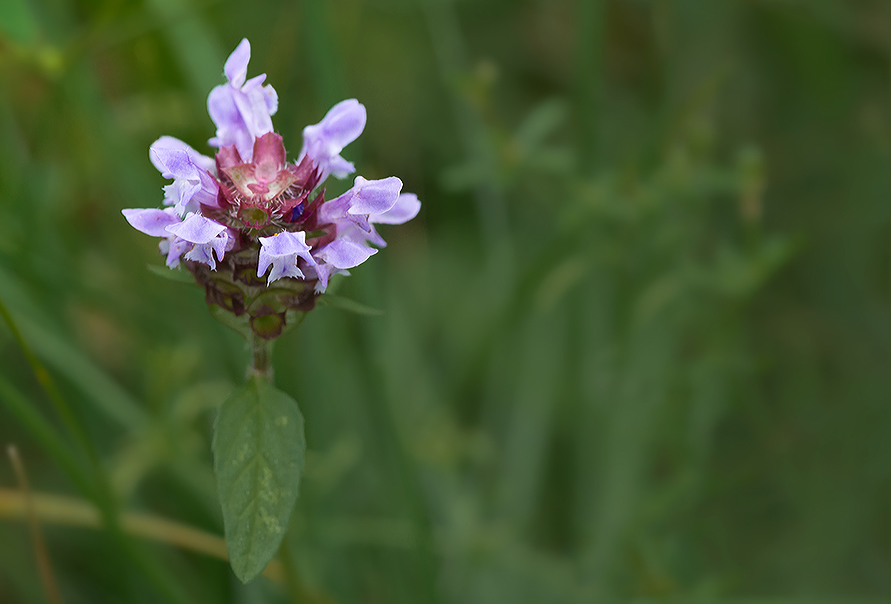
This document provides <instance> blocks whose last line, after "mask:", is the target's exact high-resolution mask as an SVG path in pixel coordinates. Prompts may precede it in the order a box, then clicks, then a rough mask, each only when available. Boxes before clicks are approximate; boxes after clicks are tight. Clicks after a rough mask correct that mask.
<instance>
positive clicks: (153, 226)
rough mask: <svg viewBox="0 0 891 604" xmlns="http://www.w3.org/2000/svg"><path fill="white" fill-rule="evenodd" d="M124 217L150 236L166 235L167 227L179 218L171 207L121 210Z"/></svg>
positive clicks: (134, 226)
mask: <svg viewBox="0 0 891 604" xmlns="http://www.w3.org/2000/svg"><path fill="white" fill-rule="evenodd" d="M121 213H122V214H123V215H124V218H126V219H127V222H129V223H130V226H132V227H133V228H134V229H136V230H137V231H142V232H143V233H145V234H146V235H151V236H152V237H168V236H169V235H170V233H168V232H167V227H169V226H172V225H175V224H178V223H179V222H180V221H181V219H180V217H179V216H177V215H176V212H175V211H174V210H173V208H167V209H166V210H157V209H154V208H148V209H142V208H139V209H132V210H129V209H128V210H121Z"/></svg>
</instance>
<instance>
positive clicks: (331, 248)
mask: <svg viewBox="0 0 891 604" xmlns="http://www.w3.org/2000/svg"><path fill="white" fill-rule="evenodd" d="M376 253H377V250H376V249H374V248H371V247H367V246H364V245H359V244H358V243H354V242H352V241H349V240H347V239H335V240H334V241H332V242H331V243H329V244H327V245H323V246H321V247H320V248H319V249H317V250H314V251H313V256H314V257H315V260H316V266H314V267H313V268H314V269H315V272H316V276H317V278H318V280H319V282H318V283H317V284H316V291H317V292H318V293H322V292H324V291H325V289H327V287H328V279H329V278H330V277H331V275H333V274H334V273H340V272H343V273H346V269H348V268H353V267H356V266H359V265H360V264H362V263H363V262H365V261H366V260H368V259H369V258H370V257H371V256H373V255H374V254H376Z"/></svg>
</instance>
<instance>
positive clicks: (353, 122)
mask: <svg viewBox="0 0 891 604" xmlns="http://www.w3.org/2000/svg"><path fill="white" fill-rule="evenodd" d="M365 121H366V113H365V107H364V106H363V105H362V104H361V103H360V102H359V101H357V100H356V99H348V100H346V101H341V102H340V103H338V104H337V105H335V106H334V107H332V108H331V110H330V111H328V113H327V114H325V117H324V118H322V121H321V122H319V123H318V124H313V125H311V126H307V127H306V128H304V129H303V149H302V150H301V152H300V155H301V157H302V156H304V155H308V156H309V157H310V158H312V160H313V161H314V162H315V163H316V164H317V165H318V166H319V168H320V169H321V171H322V178H323V179H324V177H325V176H327V175H328V174H334V175H335V176H336V177H338V178H343V177H344V176H346V175H347V174H349V173H351V172H353V171H354V170H355V168H354V167H353V164H351V163H350V162H348V161H346V160H345V159H343V158H342V157H340V152H341V151H342V150H343V148H344V147H346V146H347V145H348V144H350V143H351V142H353V141H354V140H356V138H357V137H358V136H359V135H360V134H362V130H364V129H365Z"/></svg>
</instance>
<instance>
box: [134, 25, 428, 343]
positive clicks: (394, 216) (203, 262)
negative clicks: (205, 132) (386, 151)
mask: <svg viewBox="0 0 891 604" xmlns="http://www.w3.org/2000/svg"><path fill="white" fill-rule="evenodd" d="M250 54H251V48H250V43H249V42H248V41H247V40H242V41H241V43H240V44H239V45H238V46H237V47H236V49H235V50H234V51H233V52H232V54H231V55H230V56H229V58H228V60H227V61H226V64H225V68H224V73H225V75H226V80H227V82H226V83H225V84H221V85H219V86H217V87H216V88H214V89H213V90H212V91H211V92H210V95H209V96H208V99H207V107H208V112H209V113H210V117H211V119H212V120H213V122H214V124H215V125H216V128H217V131H216V136H215V137H214V138H212V139H210V141H209V143H210V144H211V145H212V146H214V147H217V152H216V155H215V157H213V158H211V157H207V156H205V155H202V154H200V153H199V152H197V151H195V150H194V149H193V148H192V147H190V146H189V145H187V144H186V143H184V142H182V141H180V140H177V139H175V138H172V137H169V136H163V137H161V138H159V139H158V140H157V141H155V142H154V143H153V144H152V146H151V149H150V151H149V157H150V159H151V161H152V163H153V164H154V166H155V167H156V168H157V169H158V170H159V171H160V172H161V174H162V176H164V177H165V178H168V179H171V180H172V181H173V182H172V183H171V184H169V185H167V186H165V187H164V204H165V205H167V206H169V207H167V208H165V209H152V208H149V209H128V210H123V214H124V217H125V218H126V219H127V221H128V222H129V223H130V224H131V225H132V226H133V227H134V228H136V229H137V230H139V231H142V232H143V233H146V234H148V235H151V236H153V237H160V238H161V243H160V245H159V248H160V251H161V253H162V254H164V255H166V262H167V265H168V266H169V267H171V268H175V267H177V266H179V264H180V263H181V262H183V264H184V265H185V267H186V268H187V269H188V270H189V271H191V272H192V273H193V275H194V276H195V279H196V280H197V281H198V283H199V284H201V285H202V286H203V287H204V288H205V290H206V293H207V301H208V303H209V304H213V305H217V306H220V307H222V308H224V309H225V310H227V311H229V312H231V313H233V314H234V315H236V316H237V317H238V316H242V315H249V316H250V318H251V325H252V326H253V325H255V324H256V323H263V322H264V321H261V320H259V318H260V317H268V316H270V313H273V314H276V315H278V316H280V317H281V321H282V324H284V321H285V313H286V312H287V311H289V310H299V311H306V310H309V309H311V308H312V306H313V303H314V301H315V298H316V297H317V296H318V295H319V294H320V293H322V292H324V291H325V289H326V288H327V286H328V283H329V279H330V277H331V275H333V274H334V273H338V272H342V273H345V272H346V271H347V270H348V269H351V268H354V267H356V266H358V265H360V264H362V263H363V262H365V261H366V260H367V259H368V258H370V257H371V256H372V255H374V254H375V253H377V250H376V249H375V248H373V247H369V245H368V244H373V245H376V246H378V247H384V246H385V245H386V242H385V241H384V240H383V239H382V238H381V236H380V235H379V234H378V232H377V231H376V230H375V228H374V225H375V224H402V223H404V222H407V221H408V220H411V219H412V218H414V216H415V215H417V213H418V211H419V210H420V207H421V203H420V201H418V198H417V196H415V195H414V194H412V193H403V192H402V181H401V180H399V179H398V178H396V177H395V176H391V177H389V178H383V179H379V180H368V179H365V178H363V177H361V176H357V177H356V178H355V180H354V183H353V187H352V188H351V189H350V190H349V191H347V192H346V193H344V194H343V195H340V196H339V197H337V198H335V199H332V200H330V201H326V200H325V198H324V189H322V188H321V185H322V184H323V183H324V181H325V179H326V178H327V177H328V176H329V175H334V176H335V177H337V178H344V177H345V176H347V175H348V174H350V173H352V172H355V167H354V165H353V164H352V163H351V162H349V161H347V160H346V159H344V158H343V157H342V156H341V152H342V151H343V149H344V148H345V147H346V146H347V145H348V144H349V143H351V142H352V141H354V140H355V139H356V138H357V137H358V136H359V135H360V134H361V133H362V131H363V130H364V128H365V121H366V112H365V107H364V106H363V105H362V104H361V103H359V102H358V101H357V100H355V99H348V100H346V101H342V102H340V103H338V104H337V105H335V106H334V107H332V108H331V110H330V111H328V113H327V114H326V115H325V116H324V117H323V118H322V120H321V121H320V122H319V123H317V124H313V125H310V126H307V127H306V128H304V130H303V146H302V148H301V151H300V155H299V156H298V161H297V162H295V163H291V162H289V161H288V159H287V157H288V156H287V152H286V150H285V145H284V141H283V140H282V137H281V136H279V135H278V134H276V133H275V132H274V130H273V125H272V116H273V115H274V114H275V112H276V110H277V108H278V96H277V94H276V92H275V90H274V89H273V88H272V86H269V85H264V82H265V78H266V76H265V75H259V76H256V77H254V78H251V79H248V78H247V69H248V62H249V61H250ZM264 276H265V277H266V279H265V281H264V280H263V277H264ZM272 283H276V286H275V291H276V292H280V295H277V297H276V296H273V297H272V298H270V297H269V296H266V295H264V294H263V291H264V290H265V288H267V287H268V286H270V285H271V284H272ZM270 295H272V292H270ZM266 322H268V321H266ZM273 331H274V332H275V334H276V335H277V334H278V333H280V332H281V330H273ZM255 333H258V334H259V332H256V330H255ZM264 333H266V332H264ZM270 333H271V332H270ZM260 335H261V337H274V335H273V336H267V335H262V334H260Z"/></svg>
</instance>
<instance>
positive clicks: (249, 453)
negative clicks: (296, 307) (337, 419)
mask: <svg viewBox="0 0 891 604" xmlns="http://www.w3.org/2000/svg"><path fill="white" fill-rule="evenodd" d="M213 451H214V472H215V473H216V476H217V487H218V491H219V496H220V505H221V506H222V508H223V525H224V528H225V532H226V546H227V547H228V549H229V561H230V563H231V564H232V570H233V571H235V575H236V576H237V577H238V578H239V579H240V580H241V581H242V582H243V583H247V582H248V581H250V580H251V579H253V578H254V577H256V576H257V575H258V574H260V573H261V572H262V571H263V569H264V568H265V567H266V563H267V562H269V560H270V559H272V557H273V556H274V555H275V552H276V551H277V550H278V546H279V544H280V543H281V540H282V537H284V535H285V530H286V529H287V526H288V517H289V516H290V515H291V509H292V508H293V507H294V501H295V500H296V499H297V491H298V486H299V484H300V476H301V474H303V461H304V455H305V452H306V440H305V439H304V436H303V416H302V415H301V414H300V409H299V408H298V407H297V402H296V401H295V400H294V399H292V398H291V397H290V396H288V395H287V394H285V393H284V392H282V391H281V390H277V389H276V388H274V387H273V386H272V385H270V384H269V383H268V382H266V381H265V380H263V379H262V378H259V377H254V378H251V380H250V381H249V382H248V383H247V384H245V385H244V386H242V387H241V388H239V389H238V390H236V391H235V393H234V394H233V395H232V396H231V397H229V399H228V400H226V401H225V402H224V403H223V405H222V407H221V408H220V413H219V415H218V416H217V421H216V426H215V428H214V435H213Z"/></svg>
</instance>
